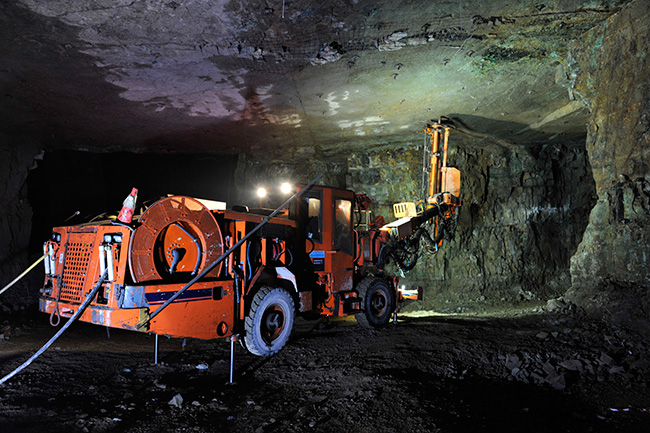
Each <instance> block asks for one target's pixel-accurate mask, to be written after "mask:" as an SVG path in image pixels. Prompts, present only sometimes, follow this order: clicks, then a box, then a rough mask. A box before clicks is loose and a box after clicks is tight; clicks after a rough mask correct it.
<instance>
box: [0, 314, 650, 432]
mask: <svg viewBox="0 0 650 433" xmlns="http://www.w3.org/2000/svg"><path fill="white" fill-rule="evenodd" d="M542 308H543V307H541V306H540V307H539V308H538V311H539V312H537V313H533V312H532V310H528V311H524V310H521V311H514V312H513V311H510V312H508V313H501V314H499V315H493V316H461V315H456V316H451V315H446V316H445V315H431V314H429V315H424V314H420V317H415V316H409V317H400V320H399V321H398V323H397V324H396V325H390V326H388V327H387V328H385V329H382V330H365V329H362V328H360V327H359V326H358V325H356V322H355V321H354V320H336V321H329V322H328V321H324V320H321V321H309V322H308V321H303V320H298V321H297V322H296V325H297V326H296V328H295V330H294V334H293V337H292V339H291V341H290V343H289V344H288V346H287V347H286V348H285V349H283V350H282V351H281V352H280V353H279V354H277V355H276V356H273V357H271V358H257V357H253V356H251V355H249V354H248V353H247V352H245V351H244V350H243V349H242V348H241V347H238V346H237V347H236V356H235V384H233V385H229V384H227V383H226V382H228V375H229V344H228V343H227V342H225V341H212V342H209V341H198V340H188V341H186V342H185V343H183V340H176V339H172V340H168V339H166V338H161V340H160V342H161V350H160V354H159V355H160V357H159V360H160V362H159V364H158V365H154V364H153V345H154V338H153V337H151V336H147V335H143V334H137V333H132V332H126V331H118V330H112V331H111V338H110V339H107V338H106V331H105V330H104V329H102V328H101V327H94V326H91V325H87V324H82V323H78V324H74V325H73V327H72V328H71V329H70V331H69V332H68V333H67V334H66V335H64V336H63V337H62V338H61V339H60V340H59V341H58V342H57V343H55V345H54V347H53V349H52V350H50V351H48V352H46V353H45V355H43V356H42V357H41V358H40V359H38V360H37V361H36V362H35V363H34V364H33V365H32V366H30V367H28V369H27V370H25V371H24V372H23V373H22V374H20V375H18V376H16V377H14V378H13V379H12V380H11V381H9V382H7V383H6V384H5V385H4V386H3V387H2V396H1V397H0V428H2V430H3V431H11V432H27V431H36V430H38V429H42V428H43V427H42V426H45V425H46V426H47V430H48V431H52V432H63V431H66V432H109V431H123V432H134V433H144V432H156V431H178V432H181V431H187V432H212V431H254V432H291V431H293V432H303V431H323V432H325V431H339V430H340V431H358V432H364V431H368V432H370V431H373V432H392V431H402V432H422V431H431V432H435V431H440V432H464V431H468V430H470V429H472V430H474V429H479V430H483V431H503V432H515V431H522V430H525V431H531V432H547V431H563V432H570V431H575V432H590V431H591V432H617V431H621V432H622V431H625V432H637V431H638V432H641V431H647V424H648V422H650V413H648V408H649V407H650V399H649V398H648V395H650V394H649V393H648V382H647V380H648V377H649V376H648V373H649V372H650V362H649V361H648V358H647V354H648V353H647V352H648V346H647V344H646V343H645V342H643V341H639V340H637V339H636V338H635V336H634V334H630V333H628V332H626V331H624V330H622V329H617V328H610V327H603V326H602V325H601V324H599V323H594V322H590V321H587V320H585V318H584V317H582V316H581V315H580V314H575V313H567V312H560V313H549V312H545V311H544V312H543V311H542ZM564 311H568V310H564ZM9 322H11V323H12V325H11V326H12V327H14V326H18V324H20V327H22V328H23V332H22V333H21V334H20V335H19V336H16V337H13V336H12V337H10V338H9V339H5V340H3V341H0V373H2V374H6V373H8V372H9V371H10V370H11V369H13V368H14V367H15V366H17V365H19V364H20V363H21V362H23V361H24V360H25V359H26V358H27V357H28V356H29V355H31V353H32V352H33V351H35V350H36V349H37V348H38V347H39V346H40V344H42V343H43V342H44V341H45V340H46V339H47V338H49V335H51V334H52V333H53V330H52V328H49V327H48V326H47V325H46V321H45V320H44V317H42V316H41V315H38V316H32V315H22V316H13V317H12V319H10V320H9Z"/></svg>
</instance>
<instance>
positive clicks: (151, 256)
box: [129, 196, 224, 283]
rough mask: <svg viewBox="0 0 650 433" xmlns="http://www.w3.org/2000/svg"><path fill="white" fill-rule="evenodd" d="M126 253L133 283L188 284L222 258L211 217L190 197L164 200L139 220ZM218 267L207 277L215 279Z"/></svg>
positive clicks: (210, 214) (219, 238) (213, 219)
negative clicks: (182, 282) (187, 282)
mask: <svg viewBox="0 0 650 433" xmlns="http://www.w3.org/2000/svg"><path fill="white" fill-rule="evenodd" d="M139 222H140V226H139V227H138V228H137V229H136V230H135V232H134V234H133V239H132V243H131V250H130V252H129V265H130V267H131V273H132V275H133V279H134V281H135V282H136V283H142V282H146V281H161V280H162V281H175V282H179V281H189V280H190V279H191V278H192V277H194V276H195V275H197V274H199V273H200V272H201V271H202V270H203V269H205V268H206V267H207V266H208V265H209V264H211V263H212V262H214V261H215V260H216V259H217V258H219V256H221V254H223V251H224V247H223V237H222V235H221V229H220V228H219V225H218V224H217V221H216V219H215V218H214V215H213V214H212V212H211V211H210V209H208V208H207V207H206V206H205V205H204V204H203V203H201V201H199V200H198V199H195V198H192V197H184V196H171V197H167V198H163V199H161V200H158V201H157V202H156V203H154V204H153V205H152V206H151V207H149V209H147V210H146V211H145V212H144V213H143V214H142V216H141V217H140V219H139ZM220 272H221V265H218V266H216V267H215V268H214V269H212V270H211V271H210V272H209V273H208V274H207V275H206V277H216V276H218V275H219V273H220Z"/></svg>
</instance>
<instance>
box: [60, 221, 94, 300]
mask: <svg viewBox="0 0 650 433" xmlns="http://www.w3.org/2000/svg"><path fill="white" fill-rule="evenodd" d="M84 235H85V236H84ZM93 240H94V233H93V234H91V235H90V236H88V234H86V233H84V234H81V233H76V234H75V233H73V234H71V235H70V240H69V241H68V249H67V252H66V257H65V268H64V269H63V278H62V282H63V284H62V287H61V300H64V301H72V302H81V297H82V295H83V289H84V283H85V281H86V275H87V273H88V264H89V263H90V256H91V254H92V251H93Z"/></svg>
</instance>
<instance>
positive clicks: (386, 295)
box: [355, 277, 395, 328]
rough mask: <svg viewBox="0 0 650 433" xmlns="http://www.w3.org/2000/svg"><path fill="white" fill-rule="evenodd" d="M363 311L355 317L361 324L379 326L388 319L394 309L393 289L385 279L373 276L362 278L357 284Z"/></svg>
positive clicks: (370, 326) (369, 326) (372, 326)
mask: <svg viewBox="0 0 650 433" xmlns="http://www.w3.org/2000/svg"><path fill="white" fill-rule="evenodd" d="M357 291H358V292H359V296H360V297H361V299H362V301H361V307H362V310H363V312H361V313H359V314H357V315H356V316H355V317H356V319H357V322H359V324H360V325H361V326H364V327H366V328H380V327H382V326H385V325H386V324H387V323H388V322H389V321H390V316H391V314H393V310H395V291H394V290H392V289H391V288H390V286H389V285H388V283H387V282H386V281H385V280H382V279H380V278H374V277H367V278H365V279H363V280H362V281H361V282H360V283H359V285H358V286H357Z"/></svg>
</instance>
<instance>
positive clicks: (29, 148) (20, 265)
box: [0, 133, 43, 312]
mask: <svg viewBox="0 0 650 433" xmlns="http://www.w3.org/2000/svg"><path fill="white" fill-rule="evenodd" d="M16 141H17V140H16V139H15V138H12V139H11V140H10V139H9V138H8V137H7V136H6V135H4V134H1V133H0V289H1V288H2V287H4V286H5V285H6V284H8V283H9V282H10V281H12V280H13V279H14V278H15V277H17V276H18V275H20V274H21V273H22V271H24V270H25V269H26V268H27V267H28V266H29V264H31V263H32V262H33V261H34V260H36V259H37V258H38V255H34V254H31V255H30V252H29V250H28V246H29V241H30V235H31V229H32V208H31V205H30V203H29V200H28V197H27V185H26V180H27V175H28V172H29V170H30V169H31V168H33V167H35V164H36V161H35V158H37V157H39V155H40V153H39V152H40V151H39V147H38V146H37V145H36V144H34V143H33V142H31V141H29V140H21V141H22V142H20V143H16ZM42 279H43V270H42V266H41V267H38V268H37V269H35V270H34V271H32V272H31V273H30V274H28V276H27V277H26V278H24V279H22V280H21V281H20V282H18V283H17V284H15V285H14V286H12V287H11V288H10V289H8V290H7V291H5V292H4V293H3V294H2V295H0V312H2V311H3V310H6V309H7V308H9V306H11V308H13V309H20V308H24V307H25V305H27V304H29V303H31V302H34V301H35V299H36V294H37V293H38V288H39V287H40V284H41V283H42ZM34 282H37V283H36V284H34Z"/></svg>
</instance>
